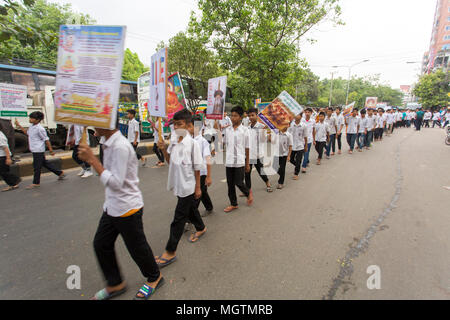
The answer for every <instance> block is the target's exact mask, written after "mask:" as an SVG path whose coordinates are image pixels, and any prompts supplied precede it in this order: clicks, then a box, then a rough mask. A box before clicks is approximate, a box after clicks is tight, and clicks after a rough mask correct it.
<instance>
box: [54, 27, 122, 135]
mask: <svg viewBox="0 0 450 320" xmlns="http://www.w3.org/2000/svg"><path fill="white" fill-rule="evenodd" d="M125 33H126V27H125V26H76V25H63V26H61V27H60V31H59V48H58V66H57V70H56V90H55V97H54V100H55V121H56V122H58V123H67V124H69V123H73V124H79V125H83V126H93V127H98V128H105V129H114V128H115V127H116V120H117V105H118V102H119V92H120V80H121V77H122V66H123V52H124V44H125Z"/></svg>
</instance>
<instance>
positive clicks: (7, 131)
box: [0, 119, 16, 156]
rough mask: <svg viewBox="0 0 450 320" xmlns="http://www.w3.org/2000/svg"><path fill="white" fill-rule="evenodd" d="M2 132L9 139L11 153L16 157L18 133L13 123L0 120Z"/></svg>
mask: <svg viewBox="0 0 450 320" xmlns="http://www.w3.org/2000/svg"><path fill="white" fill-rule="evenodd" d="M0 131H1V132H3V134H4V135H5V136H6V139H8V146H9V151H11V154H12V155H13V156H14V151H15V146H16V132H15V130H14V127H13V125H12V123H11V120H6V119H0Z"/></svg>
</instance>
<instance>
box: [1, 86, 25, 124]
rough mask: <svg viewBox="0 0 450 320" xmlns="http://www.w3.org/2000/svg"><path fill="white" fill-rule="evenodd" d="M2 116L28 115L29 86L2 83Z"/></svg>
mask: <svg viewBox="0 0 450 320" xmlns="http://www.w3.org/2000/svg"><path fill="white" fill-rule="evenodd" d="M0 116H2V117H27V116H28V113H27V87H26V86H20V85H15V84H9V83H0Z"/></svg>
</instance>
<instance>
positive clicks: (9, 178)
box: [0, 157, 20, 187]
mask: <svg viewBox="0 0 450 320" xmlns="http://www.w3.org/2000/svg"><path fill="white" fill-rule="evenodd" d="M0 178H2V179H3V180H5V182H6V184H7V185H8V186H10V187H13V186H16V185H18V184H19V182H20V178H19V177H18V176H16V175H14V174H12V173H11V172H10V171H9V166H8V165H7V164H6V157H0Z"/></svg>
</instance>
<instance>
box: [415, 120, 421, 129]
mask: <svg viewBox="0 0 450 320" xmlns="http://www.w3.org/2000/svg"><path fill="white" fill-rule="evenodd" d="M422 121H423V119H416V121H415V125H416V130H417V131H420V128H421V127H422Z"/></svg>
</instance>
